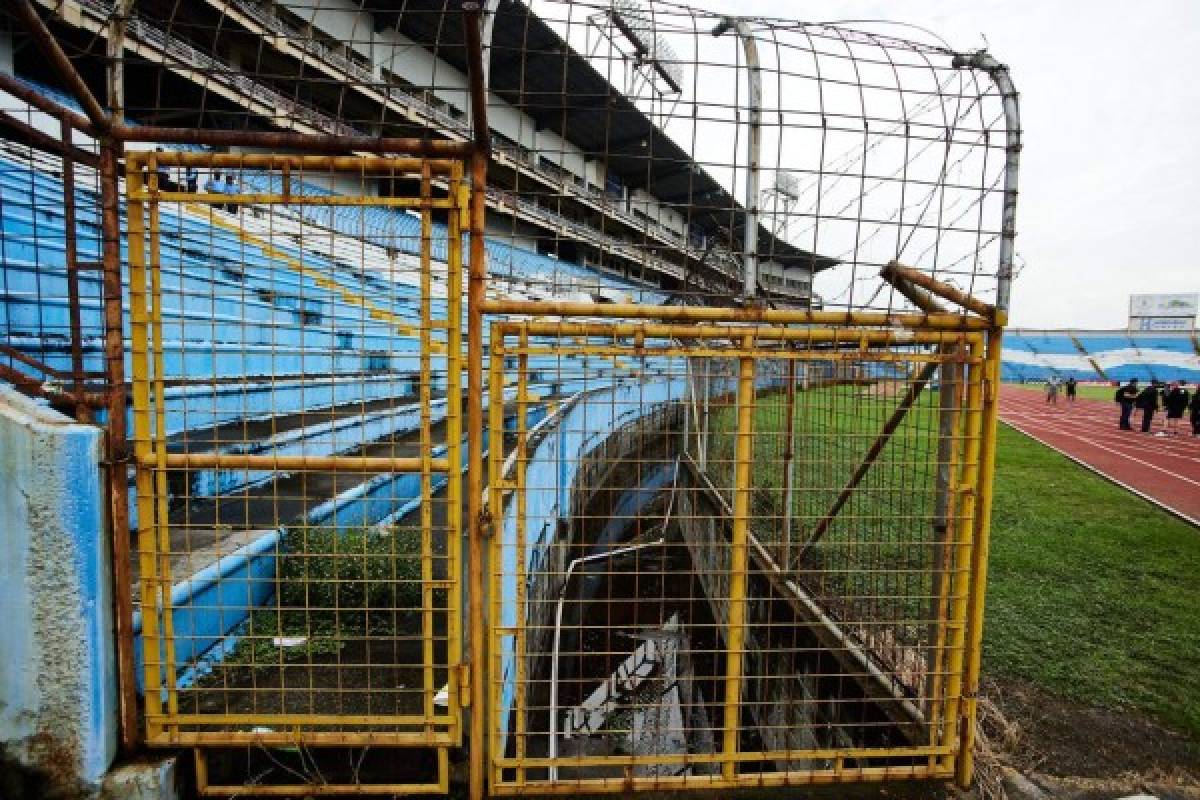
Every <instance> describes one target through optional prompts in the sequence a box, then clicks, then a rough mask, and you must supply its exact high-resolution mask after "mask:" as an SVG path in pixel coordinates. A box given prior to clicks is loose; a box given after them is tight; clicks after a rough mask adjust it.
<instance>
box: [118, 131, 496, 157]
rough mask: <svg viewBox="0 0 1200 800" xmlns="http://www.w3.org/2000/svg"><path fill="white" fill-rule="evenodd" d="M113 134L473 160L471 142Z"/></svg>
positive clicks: (168, 141)
mask: <svg viewBox="0 0 1200 800" xmlns="http://www.w3.org/2000/svg"><path fill="white" fill-rule="evenodd" d="M112 134H113V136H114V137H115V138H117V139H120V140H121V141H123V142H159V143H162V144H171V143H178V144H203V145H210V146H213V147H261V148H263V149H267V150H297V151H304V152H311V153H347V152H351V151H357V152H365V153H404V154H406V155H413V156H429V157H439V156H440V157H445V158H461V159H466V158H468V157H470V155H471V153H472V152H473V145H472V143H471V142H453V141H450V140H449V139H422V138H418V137H407V136H406V137H394V136H347V135H341V134H308V133H289V132H284V131H227V130H198V129H195V128H160V127H155V126H148V125H124V124H117V125H114V126H113V130H112Z"/></svg>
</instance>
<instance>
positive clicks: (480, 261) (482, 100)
mask: <svg viewBox="0 0 1200 800" xmlns="http://www.w3.org/2000/svg"><path fill="white" fill-rule="evenodd" d="M462 9H463V41H464V43H465V46H466V51H467V76H468V80H469V82H470V88H471V124H472V127H473V134H474V139H473V141H472V143H471V144H472V152H471V218H470V233H471V240H470V243H471V254H470V264H469V269H470V272H469V273H468V278H467V599H468V609H467V616H468V626H467V627H468V631H469V633H468V637H469V640H468V645H469V648H468V653H467V658H468V660H469V661H470V669H471V697H470V703H471V725H470V742H469V744H470V747H469V764H468V766H469V776H470V777H469V787H468V788H469V796H470V797H471V798H472V800H482V798H483V797H484V796H485V794H486V792H487V764H488V758H487V742H488V737H487V714H488V708H487V696H488V691H487V690H488V669H487V648H486V642H485V641H484V640H485V630H486V628H485V626H486V618H485V616H484V598H485V597H486V595H487V592H486V579H485V576H486V571H485V568H484V553H485V551H486V548H485V547H484V541H483V537H484V531H485V528H486V527H487V526H486V523H485V520H484V519H483V305H484V290H485V288H486V281H487V267H486V265H485V264H484V258H485V255H486V254H485V250H484V240H483V234H484V219H485V214H486V213H487V194H486V192H487V167H488V153H489V150H490V140H491V136H490V131H489V129H488V122H487V88H486V87H485V86H484V72H483V56H482V51H481V46H482V45H481V42H480V19H479V3H477V2H471V1H470V0H468V2H464V3H463V5H462ZM491 402H492V403H502V402H503V398H500V397H492V398H491ZM493 446H495V447H498V446H500V443H499V442H495V443H493ZM491 513H493V514H498V513H500V511H499V509H491Z"/></svg>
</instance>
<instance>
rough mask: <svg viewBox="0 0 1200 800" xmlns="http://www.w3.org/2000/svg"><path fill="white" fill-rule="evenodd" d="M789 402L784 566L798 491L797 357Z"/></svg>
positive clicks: (791, 366) (791, 362)
mask: <svg viewBox="0 0 1200 800" xmlns="http://www.w3.org/2000/svg"><path fill="white" fill-rule="evenodd" d="M787 382H788V385H787V402H786V403H784V409H785V410H784V413H785V414H787V427H786V428H784V435H785V436H787V442H786V444H785V445H784V451H783V463H784V467H783V542H782V544H783V548H782V550H783V553H782V554H783V558H782V562H783V568H784V569H785V570H790V569H791V568H792V516H793V513H794V510H793V508H792V506H793V504H794V503H795V493H796V486H795V484H796V359H794V358H789V359H788V365H787Z"/></svg>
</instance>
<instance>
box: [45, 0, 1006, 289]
mask: <svg viewBox="0 0 1200 800" xmlns="http://www.w3.org/2000/svg"><path fill="white" fill-rule="evenodd" d="M47 4H48V5H51V4H50V3H49V0H47ZM68 5H69V6H70V7H71V8H72V9H76V12H75V13H72V14H69V15H66V14H64V17H67V18H69V19H70V20H71V23H72V24H71V25H69V26H66V27H65V29H64V37H65V38H67V40H68V41H69V44H70V45H71V47H70V49H69V52H70V53H71V54H72V55H73V56H74V57H75V60H76V62H77V63H78V64H80V65H81V66H84V67H86V66H89V65H90V66H92V67H93V68H98V67H100V66H102V65H103V64H104V63H105V60H106V59H110V58H111V57H112V53H111V52H110V51H111V50H112V49H113V48H118V49H119V50H120V51H122V52H123V53H124V61H123V63H122V69H123V71H124V72H123V74H124V84H123V86H124V88H123V90H122V94H121V97H120V101H121V109H122V111H123V112H124V113H125V115H126V116H127V117H128V118H129V119H131V120H133V121H136V122H140V123H143V124H156V125H163V126H171V127H173V128H175V129H177V130H178V129H180V128H182V129H187V128H190V127H195V128H196V129H206V132H207V133H209V134H213V136H212V137H209V138H210V139H212V140H214V141H215V140H216V139H217V138H220V137H219V134H220V132H222V131H227V132H236V131H259V130H263V129H264V128H272V127H275V128H280V129H284V130H290V131H295V132H298V133H303V134H310V135H314V136H317V135H343V136H355V135H358V136H376V135H383V136H404V135H411V136H431V137H434V138H445V139H449V140H458V141H462V140H465V139H467V138H469V136H470V135H471V131H470V124H469V113H470V102H469V81H468V77H467V69H468V66H467V63H468V48H467V47H466V46H465V44H464V39H463V18H462V12H461V11H460V10H459V9H458V6H457V4H446V3H442V2H440V1H439V2H434V1H433V0H422V2H408V3H404V4H403V5H402V6H397V5H396V4H395V3H390V2H380V3H356V4H351V5H345V4H342V3H338V2H334V1H333V0H295V1H292V0H288V1H287V2H269V1H268V0H205V2H199V3H138V4H136V6H134V7H132V8H126V7H125V6H126V5H127V4H125V3H120V2H116V1H115V0H71V2H69V3H68ZM480 5H481V6H482V11H483V13H482V18H483V23H482V45H483V71H484V73H485V74H484V76H483V77H484V78H485V80H486V85H487V89H488V94H487V98H488V109H487V111H488V120H489V126H490V130H489V132H488V137H490V141H491V145H492V159H491V168H490V171H489V182H488V188H487V194H488V207H489V211H490V213H489V222H488V230H489V233H490V234H491V239H490V241H489V244H488V256H489V269H490V271H491V272H492V273H493V275H494V276H495V277H496V279H497V288H498V289H500V290H501V291H505V292H507V293H510V294H511V295H512V296H515V297H523V298H526V299H546V298H548V297H555V298H559V299H561V298H562V297H564V296H569V297H573V298H574V299H582V300H588V301H594V300H599V301H608V302H625V301H634V302H643V301H645V302H653V303H658V302H662V301H664V300H666V299H667V298H668V297H675V296H678V297H682V298H686V299H687V300H686V301H687V302H693V303H706V302H707V303H728V302H730V301H732V300H735V299H737V298H739V297H741V296H743V295H753V296H757V297H759V298H762V299H764V300H766V301H768V302H773V303H778V304H785V305H793V306H800V307H825V308H829V309H835V308H836V309H866V308H877V309H893V308H902V307H905V306H906V302H905V300H904V298H903V297H902V296H900V295H897V294H896V293H895V292H894V291H892V289H891V288H890V287H888V286H887V285H886V284H884V283H881V282H880V281H879V280H878V277H877V273H878V271H879V268H880V267H881V266H883V265H885V264H887V263H888V262H890V261H892V260H896V261H900V262H902V263H907V264H910V265H912V266H913V267H915V268H918V269H920V270H922V271H924V272H925V273H927V274H929V275H933V276H935V277H938V278H940V279H942V280H945V281H947V282H949V283H951V284H952V285H955V286H957V287H958V288H960V289H963V290H964V291H968V292H970V293H972V294H974V295H976V296H978V297H981V298H984V299H985V300H988V301H989V302H992V301H995V303H996V305H998V306H999V307H1001V308H1002V309H1003V308H1005V307H1006V306H1007V288H1006V284H1007V281H1008V280H1009V277H1010V276H1011V271H1012V265H1013V260H1014V252H1013V247H1012V245H1013V238H1012V237H1013V234H1014V231H1013V228H1012V214H1013V210H1014V208H1015V201H1016V158H1017V153H1018V151H1019V141H1018V139H1019V129H1018V128H1019V123H1018V121H1017V108H1016V93H1015V90H1014V89H1013V87H1012V84H1011V81H1010V80H1009V78H1008V73H1007V70H1006V69H1005V68H1004V67H1003V66H1002V65H1000V64H999V63H998V62H996V61H995V60H994V59H992V58H991V57H990V56H988V55H987V54H986V53H982V52H981V53H961V52H956V51H955V50H954V49H952V48H951V47H950V46H949V45H947V44H945V43H944V42H941V41H938V40H935V39H933V37H931V36H929V35H926V34H923V33H922V34H919V35H920V36H921V37H922V38H921V39H913V38H906V37H912V36H915V35H918V34H915V33H914V29H912V28H908V27H903V26H898V25H889V24H886V23H879V24H876V25H869V24H866V23H864V24H863V25H860V26H858V27H850V26H845V25H836V24H820V23H802V22H797V21H792V20H786V19H773V18H760V17H751V16H748V17H739V18H729V17H724V16H722V15H720V14H717V13H714V12H709V11H705V10H703V9H699V8H689V7H687V6H683V5H678V4H675V3H665V2H658V1H657V0H637V1H635V0H622V1H621V2H617V0H612V1H611V2H602V1H600V0H593V1H591V2H583V1H581V0H532V1H531V2H529V3H522V2H518V1H517V0H490V2H486V3H481V4H480ZM27 69H28V71H29V72H30V74H31V75H34V76H36V77H40V78H44V79H45V80H51V81H52V80H53V76H52V75H48V74H46V68H45V66H44V65H39V64H36V63H31V64H29V65H28V66H27ZM180 140H181V141H186V136H184V137H182V138H181V139H180ZM747 273H751V274H752V275H753V277H752V278H750V279H749V280H750V283H751V284H752V287H748V286H747V278H748V275H747Z"/></svg>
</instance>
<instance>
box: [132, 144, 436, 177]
mask: <svg viewBox="0 0 1200 800" xmlns="http://www.w3.org/2000/svg"><path fill="white" fill-rule="evenodd" d="M125 161H126V163H127V164H128V165H130V166H135V167H149V166H150V165H151V164H157V165H159V166H164V167H214V168H221V169H228V168H237V167H250V168H251V169H289V170H308V171H332V172H353V173H358V174H370V175H397V174H400V173H410V174H412V175H413V176H414V177H416V176H419V175H420V174H421V169H422V167H423V165H424V164H429V169H430V171H431V172H432V173H434V174H435V175H446V174H449V173H450V172H451V171H453V169H454V168H455V166H456V164H457V162H456V161H454V160H451V159H446V158H432V159H429V158H424V159H423V158H410V157H407V156H396V157H394V158H390V157H387V156H333V155H288V154H281V153H195V152H186V153H185V152H178V151H174V150H172V151H170V152H167V151H156V152H149V151H143V152H138V153H129V154H127V155H126V157H125Z"/></svg>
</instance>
